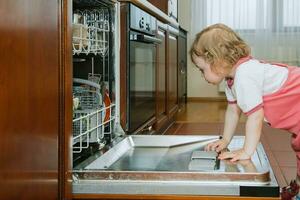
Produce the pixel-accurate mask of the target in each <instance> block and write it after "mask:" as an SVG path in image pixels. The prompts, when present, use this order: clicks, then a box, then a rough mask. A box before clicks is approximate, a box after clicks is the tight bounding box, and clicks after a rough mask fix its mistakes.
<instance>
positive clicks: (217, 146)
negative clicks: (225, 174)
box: [204, 139, 229, 153]
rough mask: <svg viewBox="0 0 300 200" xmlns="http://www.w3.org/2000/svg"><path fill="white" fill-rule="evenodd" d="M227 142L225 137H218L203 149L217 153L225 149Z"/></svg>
mask: <svg viewBox="0 0 300 200" xmlns="http://www.w3.org/2000/svg"><path fill="white" fill-rule="evenodd" d="M228 144H229V142H228V141H226V140H225V139H220V140H217V141H215V142H212V143H209V144H208V145H206V147H205V148H204V149H205V151H216V152H218V153H219V152H220V151H222V150H223V149H225V148H226V147H227V146H228Z"/></svg>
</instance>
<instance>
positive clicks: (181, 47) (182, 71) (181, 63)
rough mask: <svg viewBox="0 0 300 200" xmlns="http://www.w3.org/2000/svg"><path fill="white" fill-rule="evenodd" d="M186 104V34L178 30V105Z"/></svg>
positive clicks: (182, 30)
mask: <svg viewBox="0 0 300 200" xmlns="http://www.w3.org/2000/svg"><path fill="white" fill-rule="evenodd" d="M186 102H187V32H186V31H185V30H184V29H182V28H180V29H179V36H178V104H179V108H181V107H183V106H184V105H185V104H186Z"/></svg>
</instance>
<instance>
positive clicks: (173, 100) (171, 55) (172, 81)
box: [167, 32, 178, 117]
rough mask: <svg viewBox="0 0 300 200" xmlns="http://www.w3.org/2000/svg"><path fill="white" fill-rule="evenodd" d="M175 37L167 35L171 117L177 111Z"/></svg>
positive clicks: (170, 34) (169, 111)
mask: <svg viewBox="0 0 300 200" xmlns="http://www.w3.org/2000/svg"><path fill="white" fill-rule="evenodd" d="M177 69H178V68H177V35H175V34H173V33H172V32H169V34H168V86H167V88H168V114H169V117H173V116H174V114H175V113H176V112H177V110H178V90H177V71H178V70H177Z"/></svg>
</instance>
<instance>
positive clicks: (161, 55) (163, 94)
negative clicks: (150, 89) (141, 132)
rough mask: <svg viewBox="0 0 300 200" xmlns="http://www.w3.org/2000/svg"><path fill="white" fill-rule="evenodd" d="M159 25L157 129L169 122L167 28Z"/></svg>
mask: <svg viewBox="0 0 300 200" xmlns="http://www.w3.org/2000/svg"><path fill="white" fill-rule="evenodd" d="M163 25H164V24H163ZM163 25H162V27H158V33H157V38H159V39H161V41H162V42H161V43H159V44H158V46H157V70H156V77H157V79H156V127H155V128H156V130H159V129H160V128H161V127H162V126H163V125H164V124H165V123H166V122H167V89H166V88H167V65H166V47H167V46H166V40H167V31H166V28H167V27H165V28H163Z"/></svg>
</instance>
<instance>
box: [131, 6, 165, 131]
mask: <svg viewBox="0 0 300 200" xmlns="http://www.w3.org/2000/svg"><path fill="white" fill-rule="evenodd" d="M129 9H130V12H129V15H130V18H129V19H130V26H129V27H130V32H129V34H128V37H129V54H128V60H129V62H128V67H127V70H128V71H127V75H128V77H127V78H128V79H127V81H128V82H127V88H128V94H127V106H128V113H127V114H128V116H127V119H128V124H127V125H128V132H129V133H133V132H136V130H138V129H139V128H140V127H142V126H143V125H144V124H147V122H149V121H153V118H154V116H155V72H156V53H157V52H156V49H157V47H156V46H157V44H158V43H160V42H161V40H160V39H158V38H156V37H155V34H156V31H157V23H156V18H154V17H153V16H151V15H149V14H148V13H146V12H144V11H143V10H141V9H139V8H138V7H136V6H134V5H132V4H129Z"/></svg>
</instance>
